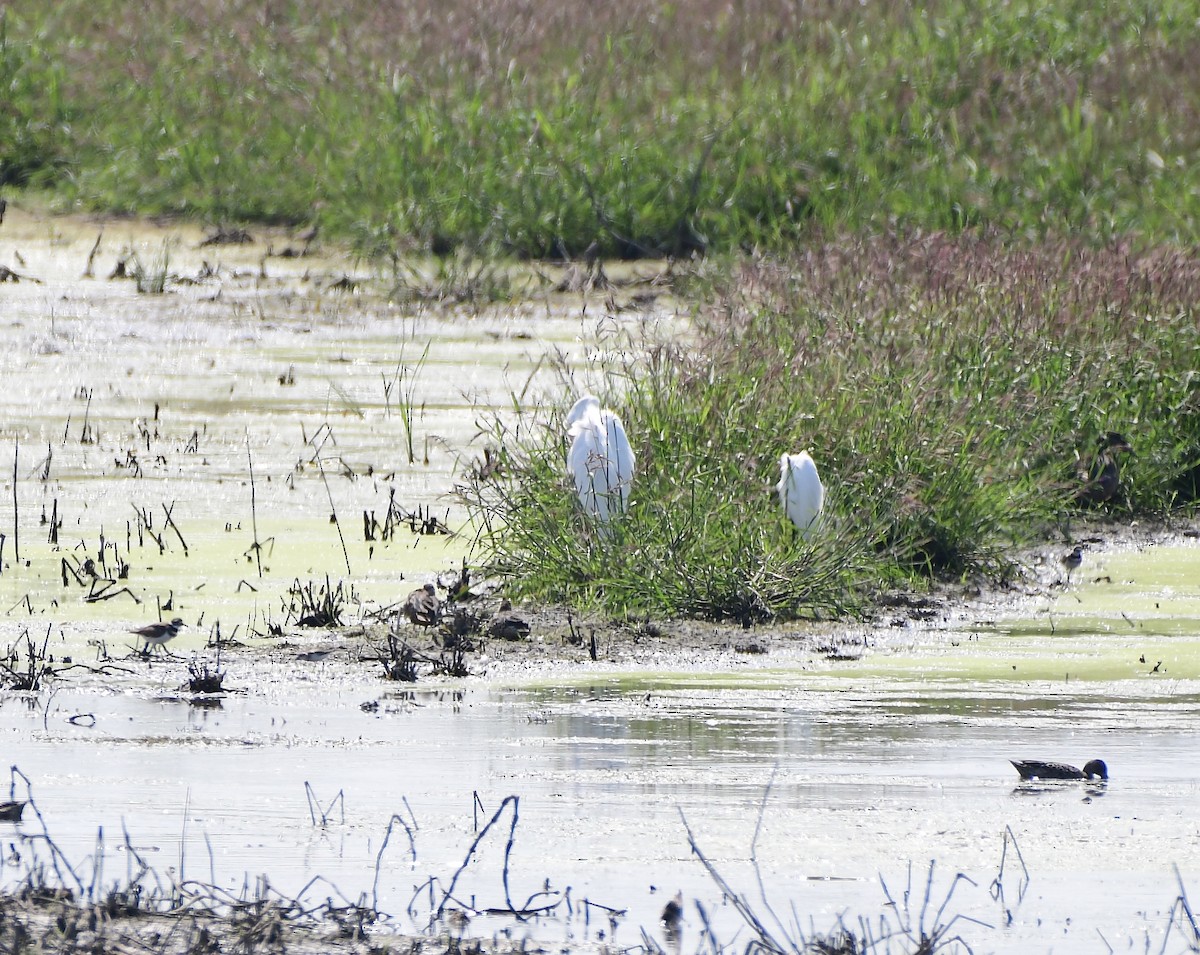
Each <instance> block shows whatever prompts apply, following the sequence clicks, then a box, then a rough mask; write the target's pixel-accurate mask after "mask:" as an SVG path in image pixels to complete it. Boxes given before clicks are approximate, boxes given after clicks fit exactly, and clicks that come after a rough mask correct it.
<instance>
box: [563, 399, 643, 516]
mask: <svg viewBox="0 0 1200 955" xmlns="http://www.w3.org/2000/svg"><path fill="white" fill-rule="evenodd" d="M566 425H567V437H568V438H570V439H571V447H570V450H568V451H567V471H568V472H569V473H570V475H571V478H572V480H574V482H575V491H576V493H577V494H578V495H579V503H580V505H582V507H583V509H584V511H585V512H587V513H588V514H591V515H592V516H593V517H595V518H596V519H597V520H598V521H600V523H602V524H605V523H608V519H609V518H610V517H611V516H612V515H613V514H614V513H622V512H624V510H625V508H626V507H628V506H629V491H630V488H631V487H632V485H633V468H634V454H633V448H632V447H630V445H629V438H628V437H627V436H626V434H625V426H624V425H623V424H621V419H620V418H619V417H617V415H616V414H614V413H613V412H612V411H610V410H609V409H608V408H601V407H600V400H599V399H598V398H597V397H596V396H595V395H584V396H583V397H582V398H580V399H579V400H578V401H577V402H575V404H574V406H573V407H572V408H571V410H570V412H568V414H567V419H566Z"/></svg>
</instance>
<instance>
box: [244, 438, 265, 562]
mask: <svg viewBox="0 0 1200 955" xmlns="http://www.w3.org/2000/svg"><path fill="white" fill-rule="evenodd" d="M246 460H247V461H248V462H249V463H250V530H251V533H253V534H254V543H253V544H252V545H251V549H252V550H253V551H254V560H255V562H256V564H257V566H258V576H259V577H260V578H261V577H262V575H263V570H262V544H260V543H259V540H258V500H257V498H258V493H257V491H256V490H255V487H254V456H253V455H252V454H251V453H250V435H246Z"/></svg>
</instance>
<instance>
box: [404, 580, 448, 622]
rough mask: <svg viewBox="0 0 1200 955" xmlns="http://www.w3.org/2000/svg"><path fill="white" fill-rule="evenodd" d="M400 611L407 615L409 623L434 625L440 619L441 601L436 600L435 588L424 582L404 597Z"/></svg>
mask: <svg viewBox="0 0 1200 955" xmlns="http://www.w3.org/2000/svg"><path fill="white" fill-rule="evenodd" d="M400 611H401V613H403V614H404V616H406V617H408V622H409V623H412V624H416V625H417V626H418V627H436V626H437V625H438V624H439V623H440V622H441V619H442V602H441V601H440V600H438V595H437V589H436V588H435V587H434V586H433V584H426V585H425V586H424V587H421V588H420V589H419V590H414V591H413V592H412V593H411V594H409V595H408V597H407V598H405V601H404V606H403V607H401V608H400Z"/></svg>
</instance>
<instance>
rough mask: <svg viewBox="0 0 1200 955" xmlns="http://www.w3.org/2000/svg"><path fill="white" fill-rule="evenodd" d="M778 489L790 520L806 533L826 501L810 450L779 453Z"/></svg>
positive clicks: (811, 527)
mask: <svg viewBox="0 0 1200 955" xmlns="http://www.w3.org/2000/svg"><path fill="white" fill-rule="evenodd" d="M775 490H776V491H778V492H779V503H780V504H782V505H783V510H784V512H785V513H786V514H787V516H788V520H790V521H791V522H792V523H793V524H795V525H796V530H797V531H799V532H800V536H801V537H807V536H808V534H809V532H810V531H812V529H813V528H814V527H815V526H816V522H817V518H818V517H819V516H820V514H821V508H822V507H824V505H825V486H824V485H823V484H821V478H820V475H818V474H817V465H816V463H815V462H814V461H813V459H812V457H811V456H810V455H809V453H808V452H807V451H801V452H800V453H799V454H784V455H780V458H779V483H778V484H776V485H775Z"/></svg>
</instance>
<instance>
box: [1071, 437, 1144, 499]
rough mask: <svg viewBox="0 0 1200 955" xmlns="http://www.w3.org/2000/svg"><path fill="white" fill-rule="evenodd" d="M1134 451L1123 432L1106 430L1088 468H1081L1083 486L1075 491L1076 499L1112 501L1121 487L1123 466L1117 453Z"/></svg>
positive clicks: (1080, 474)
mask: <svg viewBox="0 0 1200 955" xmlns="http://www.w3.org/2000/svg"><path fill="white" fill-rule="evenodd" d="M1127 451H1128V452H1131V451H1133V447H1132V446H1131V445H1130V443H1129V442H1128V441H1127V440H1126V439H1125V436H1124V435H1123V434H1118V433H1117V432H1116V431H1106V432H1105V433H1104V434H1102V435H1101V436H1100V442H1099V444H1098V445H1097V447H1096V454H1095V456H1093V458H1092V461H1091V464H1089V465H1088V468H1087V470H1086V471H1085V470H1084V469H1083V468H1080V469H1079V479H1080V481H1082V482H1083V486H1082V487H1080V488H1079V490H1078V491H1076V492H1075V498H1076V500H1079V501H1082V502H1084V503H1086V504H1103V503H1104V502H1105V501H1111V500H1112V499H1113V498H1114V497H1115V496H1116V494H1117V491H1118V490H1120V488H1121V466H1120V463H1119V461H1118V458H1117V455H1119V454H1121V453H1123V452H1127Z"/></svg>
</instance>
